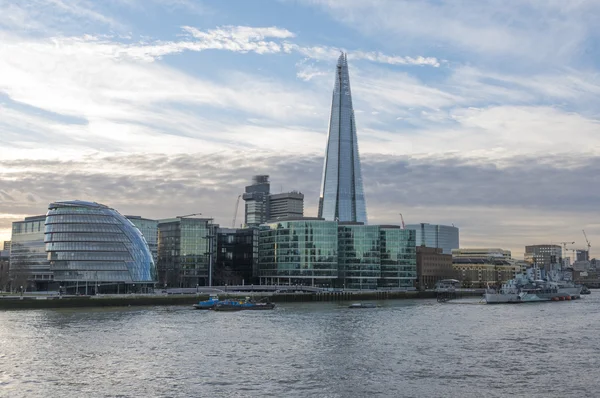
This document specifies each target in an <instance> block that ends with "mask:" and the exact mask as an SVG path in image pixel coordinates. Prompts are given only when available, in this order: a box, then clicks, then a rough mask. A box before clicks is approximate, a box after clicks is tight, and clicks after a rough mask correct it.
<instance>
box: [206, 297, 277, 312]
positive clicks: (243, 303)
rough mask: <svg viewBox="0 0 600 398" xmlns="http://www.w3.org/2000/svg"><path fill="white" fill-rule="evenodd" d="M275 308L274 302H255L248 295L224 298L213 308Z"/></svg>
mask: <svg viewBox="0 0 600 398" xmlns="http://www.w3.org/2000/svg"><path fill="white" fill-rule="evenodd" d="M273 308H275V304H273V303H269V302H267V303H262V302H255V301H254V300H252V299H250V297H246V299H245V300H224V301H220V302H218V303H217V304H216V305H215V306H214V308H213V310H215V311H248V310H249V311H257V310H258V311H260V310H272V309H273Z"/></svg>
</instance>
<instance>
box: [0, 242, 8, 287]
mask: <svg viewBox="0 0 600 398" xmlns="http://www.w3.org/2000/svg"><path fill="white" fill-rule="evenodd" d="M9 265H10V253H9V252H8V251H7V250H0V292H5V291H9V290H10V277H9Z"/></svg>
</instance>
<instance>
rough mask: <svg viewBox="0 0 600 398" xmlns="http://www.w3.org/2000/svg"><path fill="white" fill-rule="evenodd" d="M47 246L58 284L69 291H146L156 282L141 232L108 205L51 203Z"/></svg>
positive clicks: (87, 292) (68, 202)
mask: <svg viewBox="0 0 600 398" xmlns="http://www.w3.org/2000/svg"><path fill="white" fill-rule="evenodd" d="M44 242H45V244H46V252H47V253H48V259H49V260H50V268H51V270H52V271H53V273H54V280H55V281H56V282H59V283H60V284H61V285H62V286H63V287H64V288H65V290H66V291H69V292H70V291H71V290H73V289H75V290H77V291H78V292H82V293H83V292H84V291H83V289H84V288H85V293H86V294H91V293H92V292H95V291H100V292H102V293H105V292H111V293H112V292H116V293H125V292H131V291H144V290H145V289H146V288H148V287H151V286H153V284H154V282H155V281H156V267H155V264H154V260H153V258H152V254H151V253H150V250H149V248H148V244H147V243H146V240H145V239H144V236H143V235H142V233H141V232H140V230H139V229H138V228H137V227H136V226H135V225H134V224H133V223H132V222H131V221H129V220H128V219H127V218H125V217H124V216H122V215H121V214H120V213H119V212H117V211H116V210H114V209H111V208H110V207H107V206H105V205H102V204H99V203H93V202H85V201H80V200H75V201H66V202H56V203H51V204H50V205H49V206H48V213H47V215H46V223H45V236H44Z"/></svg>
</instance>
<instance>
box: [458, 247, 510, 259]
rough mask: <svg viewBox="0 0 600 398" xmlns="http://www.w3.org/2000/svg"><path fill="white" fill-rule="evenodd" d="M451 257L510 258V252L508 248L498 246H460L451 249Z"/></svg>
mask: <svg viewBox="0 0 600 398" xmlns="http://www.w3.org/2000/svg"><path fill="white" fill-rule="evenodd" d="M452 257H453V258H480V259H487V258H499V259H505V260H510V259H512V253H511V251H510V250H505V249H499V248H490V247H484V248H460V249H452Z"/></svg>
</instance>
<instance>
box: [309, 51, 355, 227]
mask: <svg viewBox="0 0 600 398" xmlns="http://www.w3.org/2000/svg"><path fill="white" fill-rule="evenodd" d="M319 218H323V219H325V220H329V221H336V220H337V221H341V222H345V221H350V222H362V223H365V224H366V222H367V209H366V203H365V194H364V191H363V183H362V174H361V169H360V157H359V154H358V141H357V137H356V122H355V119H354V109H353V108H352V95H351V93H350V76H349V73H348V60H347V57H346V54H344V53H342V54H341V55H340V57H339V58H338V62H337V68H336V74H335V84H334V88H333V99H332V102H331V116H330V119H329V133H328V135H327V150H326V152H325V163H324V165H323V179H322V183H321V196H320V198H319Z"/></svg>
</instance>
